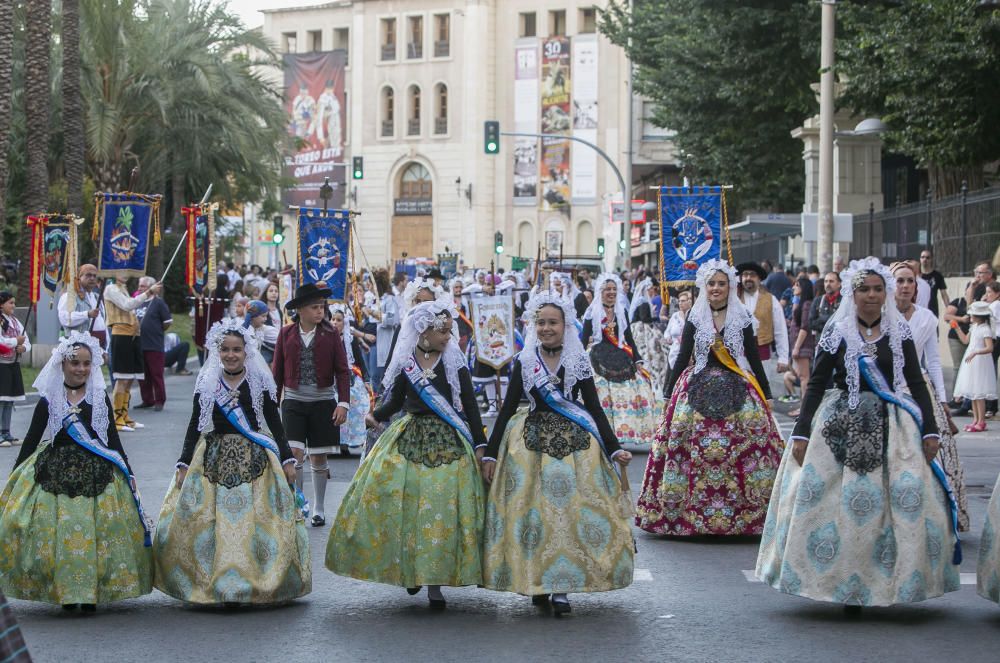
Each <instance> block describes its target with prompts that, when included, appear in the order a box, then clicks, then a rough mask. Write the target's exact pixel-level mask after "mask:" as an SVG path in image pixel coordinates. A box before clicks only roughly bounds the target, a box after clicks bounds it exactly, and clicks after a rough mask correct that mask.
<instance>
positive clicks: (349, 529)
mask: <svg viewBox="0 0 1000 663" xmlns="http://www.w3.org/2000/svg"><path fill="white" fill-rule="evenodd" d="M454 318H455V311H454V309H453V308H452V306H451V305H450V303H449V302H444V301H433V302H426V303H423V304H418V305H417V306H414V307H413V308H412V309H411V310H410V312H409V313H408V314H407V316H406V319H405V321H404V323H403V329H402V332H401V333H400V335H399V340H398V342H397V346H396V348H397V349H396V354H395V355H394V356H393V358H392V361H391V362H390V364H389V367H388V369H387V370H386V374H385V378H384V385H385V387H386V388H387V389H388V390H389V391H388V392H387V393H386V397H385V399H383V402H382V404H381V405H380V406H379V407H377V408H375V410H374V411H373V412H372V413H371V415H369V417H368V425H370V426H374V425H375V423H376V422H379V421H382V422H384V421H388V420H389V418H390V417H391V416H392V415H393V414H394V413H396V412H398V411H400V410H405V412H406V414H405V415H404V416H403V417H402V418H401V419H399V420H398V421H396V422H395V423H393V424H392V425H391V426H389V427H388V428H387V429H386V431H385V432H384V433H383V434H382V436H381V437H380V438H379V440H378V443H377V444H376V445H375V448H374V449H373V450H372V451H371V452H370V453H369V454H368V456H367V457H366V458H365V460H364V462H363V463H362V464H361V467H360V469H359V470H358V472H357V474H355V475H354V479H353V481H352V482H351V485H350V487H348V489H347V494H346V495H345V496H344V500H343V502H341V505H340V510H339V511H338V513H337V519H336V522H335V523H334V526H333V528H331V532H330V539H329V542H328V543H327V548H326V567H327V568H328V569H330V570H331V571H333V572H334V573H336V574H338V575H343V576H348V577H351V578H357V579H358V580H368V581H371V582H381V583H385V584H389V585H396V586H398V587H405V588H406V589H407V592H409V593H410V594H411V595H412V594H416V593H417V592H419V591H420V587H421V586H423V585H426V586H427V598H428V600H429V602H430V606H431V607H432V608H434V609H443V608H444V607H445V599H444V596H443V595H442V593H441V587H442V586H443V585H447V586H453V587H458V586H464V585H480V584H482V581H483V573H482V531H483V523H484V518H485V508H484V495H483V483H482V479H481V477H480V474H479V467H478V462H477V461H478V458H479V457H480V455H481V454H482V451H479V452H476V451H475V449H476V448H479V447H484V448H485V446H486V438H485V436H484V434H483V425H482V421H481V420H480V417H479V409H478V407H477V406H476V400H475V396H474V394H473V387H472V379H471V378H470V376H469V371H468V369H467V368H466V366H465V356H464V355H463V354H462V351H461V350H460V349H459V347H458V342H457V340H456V339H455V337H454V336H453V328H454Z"/></svg>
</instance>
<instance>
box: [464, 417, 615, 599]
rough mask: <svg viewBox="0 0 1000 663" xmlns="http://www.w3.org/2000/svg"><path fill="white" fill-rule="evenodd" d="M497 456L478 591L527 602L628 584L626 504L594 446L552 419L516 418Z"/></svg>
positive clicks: (573, 426) (607, 463) (586, 437)
mask: <svg viewBox="0 0 1000 663" xmlns="http://www.w3.org/2000/svg"><path fill="white" fill-rule="evenodd" d="M498 456H499V457H498V458H497V465H496V472H495V474H494V477H493V483H492V484H491V486H490V494H489V500H488V502H487V505H486V532H485V534H484V542H483V584H484V586H486V587H488V588H489V589H495V590H498V591H505V592H517V593H518V594H524V595H526V596H530V595H534V594H552V593H569V592H573V593H577V592H604V591H609V590H612V589H621V588H622V587H627V586H629V585H630V584H632V571H633V565H634V551H635V544H634V541H633V539H632V528H631V526H630V524H629V518H630V517H631V513H632V501H631V498H630V496H629V495H628V493H626V492H624V491H623V490H622V485H621V482H620V480H619V479H618V476H617V475H616V474H615V470H614V468H613V467H612V465H611V461H609V460H608V459H607V457H606V456H605V455H604V452H603V451H602V450H601V445H600V443H599V442H598V441H597V440H596V439H594V438H593V437H592V436H591V435H590V434H588V433H587V432H586V431H584V430H583V429H582V428H580V427H579V426H577V425H576V424H574V423H571V422H569V421H567V420H566V419H565V418H563V417H561V416H559V415H557V414H555V413H552V412H535V413H531V414H525V413H524V412H519V413H518V414H516V415H514V416H513V417H512V418H511V420H510V422H509V423H508V424H507V430H506V431H505V432H504V436H503V441H502V442H501V444H500V452H499V454H498Z"/></svg>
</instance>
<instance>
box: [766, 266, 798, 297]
mask: <svg viewBox="0 0 1000 663" xmlns="http://www.w3.org/2000/svg"><path fill="white" fill-rule="evenodd" d="M763 285H764V287H765V288H767V291H768V292H770V293H771V295H772V296H774V297H781V293H783V292H784V291H785V290H787V289H789V288H791V287H792V280H791V279H790V278H788V274H786V273H785V266H784V265H782V264H781V263H780V262H779V263H777V264H776V265H775V266H774V271H773V272H771V273H770V274H768V275H767V278H765V279H764V282H763Z"/></svg>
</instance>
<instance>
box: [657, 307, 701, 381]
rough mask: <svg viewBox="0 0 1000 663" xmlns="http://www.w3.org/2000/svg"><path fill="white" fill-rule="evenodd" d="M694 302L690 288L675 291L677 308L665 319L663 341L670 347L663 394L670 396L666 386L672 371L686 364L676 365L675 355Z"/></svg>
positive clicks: (678, 350)
mask: <svg viewBox="0 0 1000 663" xmlns="http://www.w3.org/2000/svg"><path fill="white" fill-rule="evenodd" d="M693 303H694V295H693V294H691V291H690V290H682V291H680V292H679V293H677V310H676V311H674V312H673V313H671V314H670V319H669V320H667V328H666V329H664V330H663V342H664V343H666V344H667V345H668V346H669V347H670V352H669V353H668V354H667V373H666V375H665V376H664V380H663V385H662V386H663V395H664V396H665V397H666V398H668V399H669V398H670V392H669V391H667V388H668V387H669V386H670V377H671V376H672V375H673V373H674V371H683V370H684V369H685V368H687V366H677V357H678V355H680V353H681V339H683V338H684V325H685V324H686V323H687V317H688V313H690V311H691V306H692V305H693Z"/></svg>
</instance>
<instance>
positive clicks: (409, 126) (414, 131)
mask: <svg viewBox="0 0 1000 663" xmlns="http://www.w3.org/2000/svg"><path fill="white" fill-rule="evenodd" d="M406 135H408V136H419V135H420V119H419V118H417V119H415V120H408V121H407V122H406Z"/></svg>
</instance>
